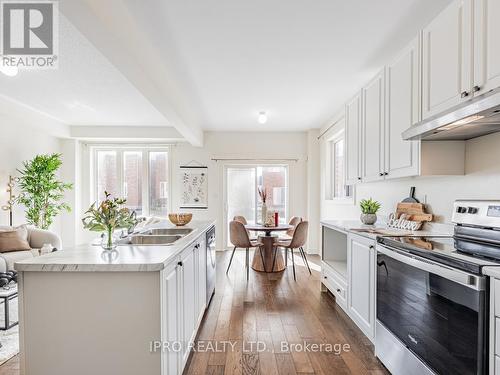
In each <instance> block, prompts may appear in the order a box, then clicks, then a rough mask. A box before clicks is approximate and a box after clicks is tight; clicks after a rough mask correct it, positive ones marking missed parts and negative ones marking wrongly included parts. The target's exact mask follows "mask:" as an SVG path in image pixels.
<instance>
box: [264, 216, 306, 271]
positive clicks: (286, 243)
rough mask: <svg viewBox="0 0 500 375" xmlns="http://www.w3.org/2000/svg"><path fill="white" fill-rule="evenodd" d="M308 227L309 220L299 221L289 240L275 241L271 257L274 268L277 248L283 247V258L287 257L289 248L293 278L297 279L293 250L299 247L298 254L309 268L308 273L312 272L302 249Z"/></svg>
mask: <svg viewBox="0 0 500 375" xmlns="http://www.w3.org/2000/svg"><path fill="white" fill-rule="evenodd" d="M308 228H309V222H307V221H301V222H300V223H298V224H297V227H296V228H295V231H294V232H293V236H292V239H291V240H279V241H278V242H276V245H275V246H276V251H275V253H274V258H273V269H274V263H275V261H276V253H277V250H278V248H280V247H282V248H283V249H285V259H288V250H289V249H290V252H291V253H292V266H293V279H294V280H297V278H296V276H295V260H294V257H293V250H294V249H299V252H300V255H301V256H302V259H303V260H304V263H305V264H306V266H307V269H308V270H309V274H312V273H311V268H310V267H309V262H308V261H307V256H306V253H305V251H304V245H305V244H306V241H307V231H308Z"/></svg>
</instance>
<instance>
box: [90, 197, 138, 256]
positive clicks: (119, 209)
mask: <svg viewBox="0 0 500 375" xmlns="http://www.w3.org/2000/svg"><path fill="white" fill-rule="evenodd" d="M104 194H105V196H106V199H105V200H103V201H102V202H101V203H100V204H99V205H97V202H95V203H93V204H92V206H90V207H89V209H88V210H87V211H86V212H85V216H84V218H83V219H82V223H83V227H84V228H85V229H88V230H90V231H93V232H101V233H104V236H103V242H102V244H101V246H102V248H103V249H104V250H108V251H112V250H114V249H115V248H116V241H115V239H114V236H113V233H114V232H115V230H117V229H122V228H127V229H128V228H131V227H133V226H134V225H136V224H137V218H136V213H135V211H131V210H129V209H128V208H126V207H123V205H124V204H125V202H126V201H127V200H126V199H123V198H111V194H109V193H108V192H107V191H105V192H104Z"/></svg>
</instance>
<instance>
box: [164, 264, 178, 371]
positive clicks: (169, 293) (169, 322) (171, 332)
mask: <svg viewBox="0 0 500 375" xmlns="http://www.w3.org/2000/svg"><path fill="white" fill-rule="evenodd" d="M179 268H180V267H179V266H178V265H177V263H176V262H175V263H174V264H173V265H171V266H169V267H167V268H166V269H164V270H163V271H162V273H161V277H160V278H161V286H160V290H161V306H162V317H161V319H162V321H161V331H162V332H161V333H162V334H161V337H162V341H163V342H168V343H170V344H175V345H177V344H178V343H180V342H181V341H182V339H181V331H182V330H181V328H182V323H181V322H182V314H181V312H180V307H181V306H182V298H181V293H182V288H181V285H180V272H179ZM161 355H162V360H161V361H162V364H161V366H162V374H164V375H167V374H180V373H181V372H182V371H180V366H181V360H182V358H181V353H180V352H179V351H178V350H163V351H162V354H161Z"/></svg>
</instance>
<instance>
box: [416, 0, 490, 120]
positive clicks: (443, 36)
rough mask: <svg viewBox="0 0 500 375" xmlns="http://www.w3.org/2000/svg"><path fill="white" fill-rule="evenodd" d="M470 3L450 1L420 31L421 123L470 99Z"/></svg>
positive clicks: (467, 0)
mask: <svg viewBox="0 0 500 375" xmlns="http://www.w3.org/2000/svg"><path fill="white" fill-rule="evenodd" d="M471 1H472V0H459V1H454V2H453V3H451V4H450V5H449V6H448V7H447V8H446V9H445V10H444V11H443V12H441V13H440V14H439V15H438V16H437V17H436V18H435V19H434V20H433V21H432V22H431V23H430V24H429V25H428V26H427V27H426V28H425V29H424V30H423V71H422V72H423V92H422V97H423V111H422V112H423V118H424V119H425V118H428V117H431V116H433V115H435V114H437V113H439V112H442V111H444V110H446V109H448V108H450V107H453V106H454V105H457V104H459V103H461V102H463V101H465V100H468V99H469V98H470V97H471V96H472V95H471V88H472V79H471V78H472V77H471V71H472V66H471V64H472V59H471V56H472V17H471V14H472V12H471V8H472V2H471ZM494 1H496V0H494ZM492 2H493V1H492Z"/></svg>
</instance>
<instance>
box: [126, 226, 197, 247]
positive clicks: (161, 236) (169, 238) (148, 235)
mask: <svg viewBox="0 0 500 375" xmlns="http://www.w3.org/2000/svg"><path fill="white" fill-rule="evenodd" d="M192 231H193V229H191V228H154V229H148V230H145V231H144V232H140V233H137V234H132V235H130V236H128V237H126V238H123V239H121V240H120V241H119V243H118V244H119V245H141V246H153V245H157V246H166V245H173V244H174V243H175V242H177V241H179V240H180V239H181V238H182V237H184V236H187V235H188V234H190V233H191V232H192Z"/></svg>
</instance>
